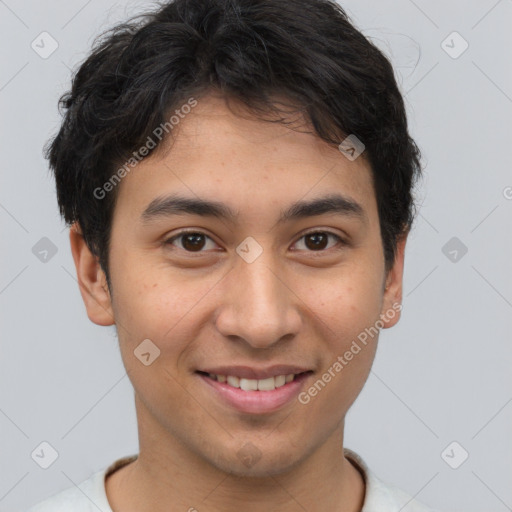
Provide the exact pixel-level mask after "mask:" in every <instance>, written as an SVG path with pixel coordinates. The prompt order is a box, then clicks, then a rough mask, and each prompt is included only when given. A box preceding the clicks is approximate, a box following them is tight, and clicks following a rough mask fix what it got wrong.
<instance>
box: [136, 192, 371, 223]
mask: <svg viewBox="0 0 512 512" xmlns="http://www.w3.org/2000/svg"><path fill="white" fill-rule="evenodd" d="M324 214H337V215H343V216H346V217H351V218H354V219H357V220H360V221H361V222H363V223H365V224H367V223H368V216H367V214H366V211H365V210H364V208H363V207H362V206H361V204H359V203H358V202H357V201H355V200H354V199H352V198H350V197H347V196H343V195H341V194H329V195H327V196H324V197H320V198H316V199H313V200H310V201H304V200H301V201H297V202H296V203H293V204H292V205H291V206H290V207H288V208H287V209H286V210H285V211H282V212H281V215H280V217H279V219H278V221H277V224H283V223H285V222H289V221H291V220H298V219H303V218H307V217H314V216H317V215H324ZM172 215H200V216H202V217H213V218H218V219H220V220H225V221H228V222H231V223H235V222H236V220H237V219H238V218H239V215H240V212H238V211H235V210H233V209H232V208H231V207H229V206H228V205H226V204H224V203H221V202H218V201H212V200H207V199H201V198H193V197H184V196H179V195H176V194H171V195H167V196H162V197H157V198H156V199H153V201H151V203H149V205H148V206H147V208H146V209H145V210H144V211H143V212H142V215H141V220H142V221H143V222H144V223H150V222H151V221H153V220H157V219H159V218H164V217H169V216H172Z"/></svg>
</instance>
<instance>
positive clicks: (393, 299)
mask: <svg viewBox="0 0 512 512" xmlns="http://www.w3.org/2000/svg"><path fill="white" fill-rule="evenodd" d="M408 234H409V233H408V232H406V233H405V234H404V235H402V237H401V238H399V239H398V242H397V247H396V255H395V261H394V263H393V266H392V267H391V269H390V270H389V272H388V274H387V276H386V282H385V287H384V295H383V298H382V310H381V312H380V313H381V314H380V318H381V320H382V323H383V324H384V327H383V328H384V329H389V328H390V327H393V326H394V325H395V324H397V323H398V321H399V320H400V312H401V310H402V280H403V273H404V256H405V244H406V242H407V236H408Z"/></svg>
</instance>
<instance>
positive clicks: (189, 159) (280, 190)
mask: <svg viewBox="0 0 512 512" xmlns="http://www.w3.org/2000/svg"><path fill="white" fill-rule="evenodd" d="M118 193H119V197H118V201H117V203H118V204H117V206H116V210H117V209H118V208H123V206H127V205H129V206H130V211H131V212H133V213H135V212H137V214H138V216H139V217H141V216H142V217H143V213H144V212H145V211H146V210H147V209H148V207H149V206H150V205H151V203H152V202H153V204H154V202H155V200H157V199H158V198H162V197H163V196H165V195H167V194H178V195H179V196H181V197H190V198H195V199H210V200H215V201H216V202H218V203H224V204H225V205H226V206H228V208H229V209H230V210H231V211H234V212H236V213H237V215H236V218H237V220H243V214H244V213H247V214H253V215H257V214H258V213H259V214H260V215H261V214H262V212H263V211H266V210H270V209H273V208H275V207H279V211H280V212H281V214H280V217H282V212H283V210H284V209H285V208H283V207H286V205H288V204H292V203H296V202H297V201H298V200H299V199H303V200H308V199H309V200H311V199H314V198H315V197H320V196H321V197H324V196H326V195H332V194H334V193H339V194H341V195H343V196H344V197H346V198H348V199H352V200H353V201H354V202H357V203H358V204H361V206H362V208H363V210H364V214H365V216H366V217H367V218H368V219H370V220H371V218H372V217H373V216H375V215H376V201H375V195H374V189H373V184H372V177H371V169H370V166H369V164H368V163H367V161H366V159H365V158H363V157H359V158H357V159H356V160H354V161H350V160H349V159H348V158H346V157H345V156H344V155H343V154H342V153H341V152H340V151H339V150H338V149H337V148H336V147H335V146H332V145H329V144H327V143H326V142H325V141H323V140H321V139H320V138H319V137H318V136H316V135H315V134H313V133H312V129H311V127H309V126H307V125H306V123H305V122H304V120H303V118H299V117H295V119H294V120H293V124H292V126H287V125H284V124H282V123H277V122H275V123H274V122H269V121H262V120H261V119H258V118H256V117H254V116H251V115H250V113H248V112H247V110H245V109H244V108H243V107H242V106H240V105H239V104H237V103H235V102H230V104H229V107H228V105H227V104H226V102H225V100H224V99H223V98H219V97H216V96H207V97H204V98H202V99H200V100H198V102H197V105H196V106H195V107H194V108H193V109H192V110H191V111H190V113H188V114H186V115H182V116H180V119H179V123H177V124H176V125H175V126H174V128H173V130H172V132H171V137H168V139H166V140H165V141H164V144H163V145H162V146H161V147H160V148H159V150H158V151H156V152H154V153H153V154H152V155H151V156H149V157H146V158H145V159H144V160H142V161H141V162H139V163H138V164H137V166H136V167H135V168H134V169H133V171H131V172H130V173H129V174H128V175H127V176H126V177H125V178H124V179H123V181H122V183H121V184H120V190H118Z"/></svg>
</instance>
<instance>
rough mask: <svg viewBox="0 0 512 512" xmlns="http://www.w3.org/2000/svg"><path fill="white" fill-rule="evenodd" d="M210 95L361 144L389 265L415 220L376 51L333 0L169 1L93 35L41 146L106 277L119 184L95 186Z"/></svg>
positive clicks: (399, 121)
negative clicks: (296, 117) (298, 118)
mask: <svg viewBox="0 0 512 512" xmlns="http://www.w3.org/2000/svg"><path fill="white" fill-rule="evenodd" d="M213 91H216V92H220V93H221V95H222V96H223V97H225V98H226V99H228V100H230V99H235V100H239V101H241V102H242V103H243V104H245V106H246V107H247V108H248V109H249V111H250V112H251V113H252V114H253V115H256V116H257V117H259V118H260V119H263V118H264V116H265V114H268V113H274V114H275V113H282V112H285V111H286V112H287V113H288V114H289V113H290V106H292V107H293V109H294V110H293V111H294V112H295V113H302V114H303V115H304V119H305V120H306V121H307V122H308V124H310V125H311V126H312V127H313V130H314V132H315V133H316V135H318V136H319V137H321V138H322V139H323V140H325V141H326V142H328V143H329V144H336V145H338V144H340V142H341V141H342V140H343V138H345V137H346V136H348V135H352V134H353V135H355V136H356V137H357V138H358V139H359V140H360V141H362V143H363V144H364V145H365V152H364V153H363V156H364V157H365V158H366V159H367V161H368V162H369V163H370V165H371V170H372V178H373V185H374V189H375V194H376V200H377V206H378V213H379V220H380V228H381V237H382V243H383V249H384V257H385V265H386V271H387V270H389V269H390V268H391V266H392V264H393V262H394V260H395V255H396V245H397V242H398V240H399V239H400V238H401V237H402V236H403V235H404V234H406V233H407V232H408V231H409V229H410V227H411V225H412V222H413V220H414V217H415V214H416V212H415V204H414V200H413V194H412V188H413V185H414V182H415V180H416V178H417V177H418V176H419V175H420V174H421V166H420V156H421V155H420V150H419V149H418V147H417V145H416V144H415V142H414V140H413V139H412V138H411V137H410V135H409V133H408V128H407V118H406V112H405V107H404V101H403V98H402V95H401V93H400V91H399V88H398V86H397V83H396V80H395V76H394V70H393V68H392V65H391V63H390V62H389V60H388V59H387V58H386V56H385V55H384V54H383V53H382V52H381V51H380V50H379V49H378V48H377V47H376V46H375V45H374V44H373V43H372V42H371V41H370V40H368V39H367V38H366V37H365V36H364V35H363V34H362V33H361V32H359V31H358V29H357V28H355V26H354V25H353V24H352V22H351V21H350V19H349V17H348V16H347V14H346V13H345V11H344V10H343V9H342V7H340V6H339V5H338V4H337V3H336V2H334V1H330V0H173V1H170V2H166V3H163V4H157V7H156V8H155V10H153V11H151V12H149V13H145V14H142V15H139V16H135V17H133V18H131V19H130V20H128V21H127V22H126V23H122V24H120V25H117V26H115V27H114V28H111V29H109V30H107V31H106V32H104V33H103V34H101V35H100V36H98V37H97V39H96V40H95V43H94V45H93V49H92V52H91V54H90V55H89V56H88V58H87V59H86V60H85V61H84V62H83V63H82V64H81V65H80V67H79V69H78V70H77V71H76V73H75V74H74V77H73V81H72V87H71V90H70V91H68V92H67V93H65V94H64V95H62V96H61V98H60V100H59V107H60V108H61V110H65V114H64V119H63V122H62V126H61V128H60V130H59V132H58V133H57V135H56V136H55V137H54V138H53V139H52V140H50V141H48V143H47V144H46V146H45V156H46V158H47V159H48V160H49V164H50V168H51V169H52V170H53V172H54V175H55V179H56V185H57V197H58V203H59V208H60V213H61V215H62V216H63V217H64V219H65V221H66V222H67V223H68V224H72V223H74V222H78V224H79V226H80V228H81V231H82V234H83V236H84V239H85V241H86V243H87V245H88V247H89V248H90V249H91V251H92V252H93V254H95V255H96V256H97V257H98V258H99V262H100V264H101V266H102V268H103V270H104V272H105V274H106V276H107V280H108V279H109V274H108V252H109V239H110V231H111V222H112V214H113V211H114V207H115V202H116V197H117V189H118V187H117V188H116V187H111V188H113V190H112V191H111V192H110V193H108V194H103V195H104V196H105V197H100V198H99V197H98V193H95V192H94V191H95V190H98V189H99V188H101V187H103V186H104V185H105V183H107V182H108V181H109V179H110V180H111V178H112V176H113V174H114V172H115V170H116V169H118V168H119V166H120V165H121V164H122V163H123V162H126V161H127V159H129V158H130V156H132V154H133V152H134V151H135V150H137V149H138V148H139V147H141V146H143V145H144V144H145V143H146V142H147V140H148V137H151V134H152V133H153V131H154V129H155V128H156V127H157V126H159V125H163V124H164V123H166V122H167V119H168V116H169V114H170V113H172V112H173V111H174V109H176V108H177V107H179V106H180V105H182V104H183V103H186V101H187V99H190V98H191V97H194V98H200V97H201V96H205V95H207V94H208V93H211V92H213ZM278 97H280V98H286V99H287V100H289V105H288V106H287V107H285V108H284V109H283V108H282V107H279V106H278V102H276V98H278ZM281 104H282V105H283V103H281ZM267 120H269V119H267ZM279 122H284V123H286V116H285V117H281V119H280V120H279ZM169 136H171V134H169ZM163 140H165V138H164V139H163ZM158 142H159V141H158ZM158 142H157V144H156V146H157V147H161V146H162V144H158ZM153 150H154V149H151V150H150V151H149V153H151V151H153Z"/></svg>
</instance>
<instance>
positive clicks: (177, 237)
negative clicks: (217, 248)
mask: <svg viewBox="0 0 512 512" xmlns="http://www.w3.org/2000/svg"><path fill="white" fill-rule="evenodd" d="M318 233H321V234H325V235H328V236H332V237H334V238H336V240H337V241H338V244H340V245H341V246H345V245H347V242H345V240H344V239H343V238H341V237H340V236H339V235H338V234H336V233H333V232H332V231H326V230H316V231H309V232H308V233H304V234H303V235H302V236H301V237H300V238H299V239H298V240H297V242H298V241H299V240H302V239H303V238H304V237H306V236H308V235H315V234H318ZM188 234H194V235H203V236H205V237H206V238H209V239H210V240H212V238H211V237H210V236H208V235H207V234H206V233H203V232H202V231H197V230H183V231H180V232H179V233H177V234H175V235H173V236H172V237H170V238H168V239H166V240H164V245H171V246H172V243H173V242H174V241H175V240H177V239H179V238H181V237H183V236H185V235H188ZM212 241H213V240H212ZM297 242H295V243H297ZM294 245H295V244H294ZM176 249H180V250H183V251H185V252H186V253H188V254H201V253H203V252H206V251H203V250H201V251H196V252H195V251H187V250H186V249H183V248H181V247H179V248H176ZM330 249H335V247H331V248H330ZM330 249H322V250H318V251H313V250H308V251H306V252H311V253H323V252H324V253H325V252H327V251H329V250H330Z"/></svg>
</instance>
